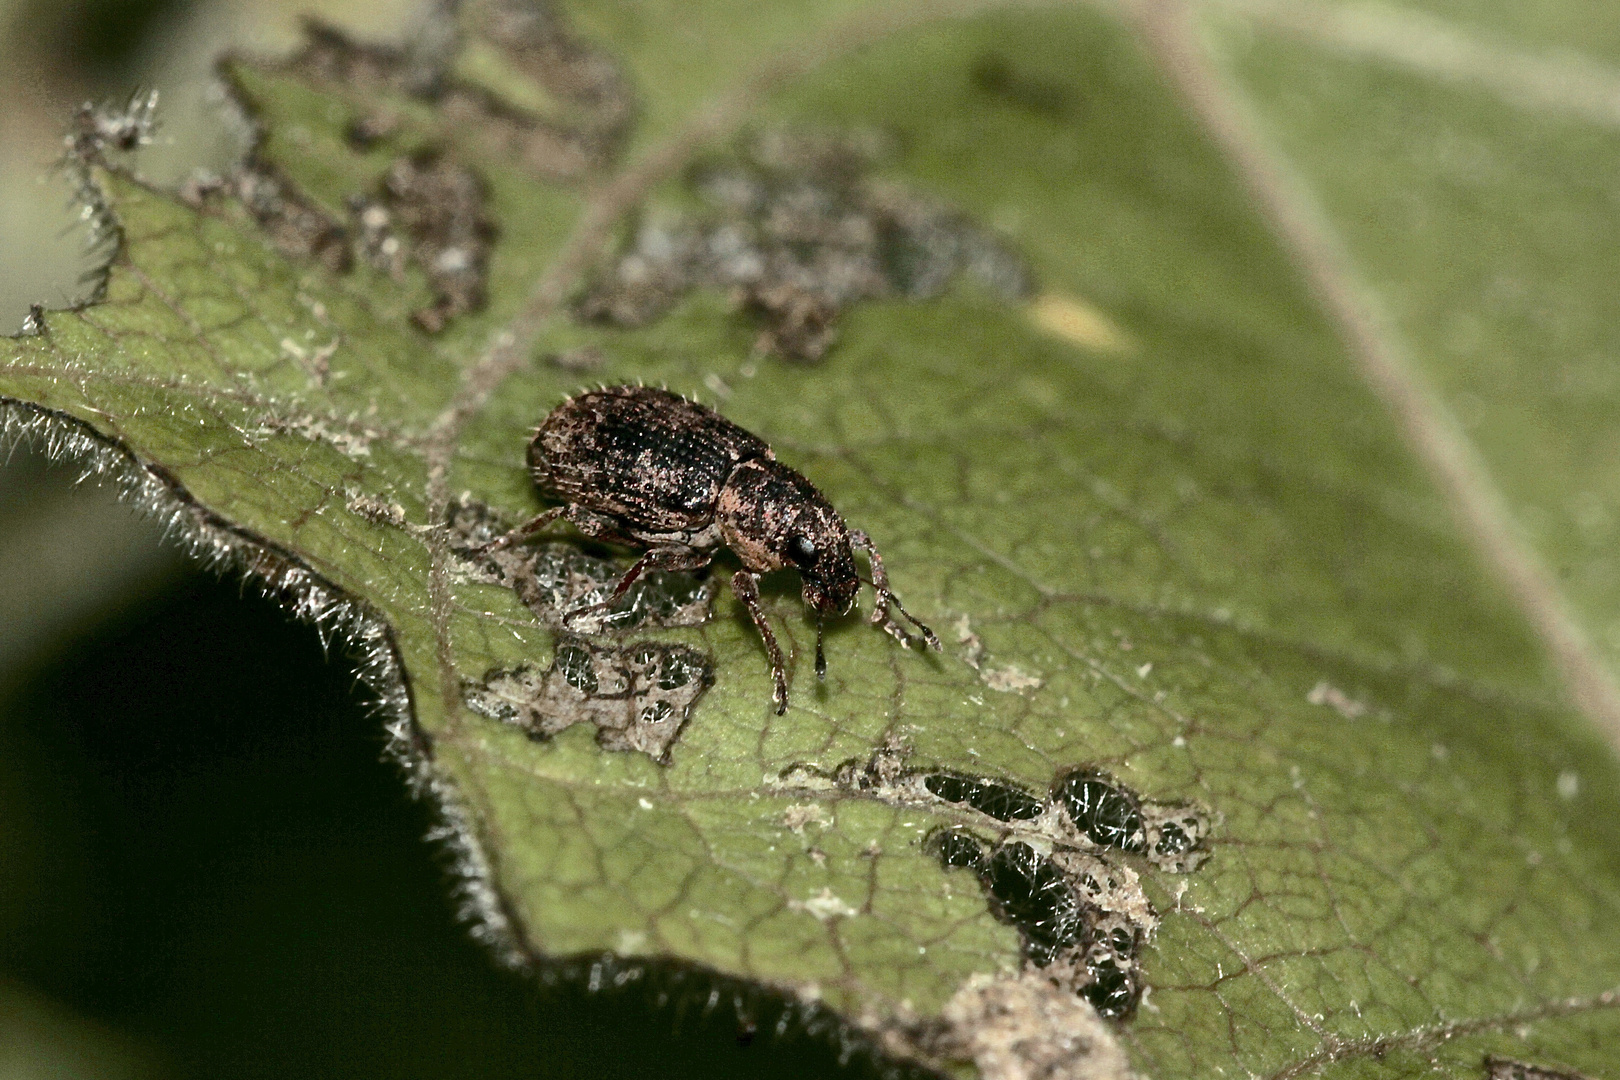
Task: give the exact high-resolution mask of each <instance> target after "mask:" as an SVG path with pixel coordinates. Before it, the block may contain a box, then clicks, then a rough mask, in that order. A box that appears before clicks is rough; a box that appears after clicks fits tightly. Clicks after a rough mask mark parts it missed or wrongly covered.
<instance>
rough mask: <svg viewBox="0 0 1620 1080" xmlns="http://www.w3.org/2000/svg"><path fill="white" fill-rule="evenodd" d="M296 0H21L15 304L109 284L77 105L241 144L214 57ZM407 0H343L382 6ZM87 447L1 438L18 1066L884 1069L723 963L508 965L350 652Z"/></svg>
mask: <svg viewBox="0 0 1620 1080" xmlns="http://www.w3.org/2000/svg"><path fill="white" fill-rule="evenodd" d="M299 6H301V5H296V4H292V3H289V4H287V5H285V6H283V5H281V4H279V3H260V4H245V3H242V4H233V3H230V2H227V0H221V2H217V3H205V2H204V0H136V2H121V0H66V2H63V0H54V2H41V0H0V332H4V333H10V332H13V331H14V330H15V328H16V327H17V326H18V325H19V323H20V320H21V318H22V315H23V313H24V311H25V310H26V306H27V304H28V303H29V302H30V301H35V300H43V301H46V302H47V303H52V304H60V303H63V302H65V301H67V300H70V299H72V298H73V297H74V296H75V295H76V294H77V292H78V290H79V289H80V288H82V286H81V285H80V283H79V278H80V275H81V274H82V273H83V271H84V269H85V268H86V267H85V264H84V260H83V255H82V252H81V251H80V247H79V244H80V241H79V238H78V237H77V236H76V235H74V234H73V233H72V231H71V230H69V229H67V228H65V226H66V225H67V224H69V223H70V210H69V208H68V207H67V205H66V189H65V187H63V186H62V185H61V184H59V183H57V184H51V183H41V182H40V181H41V180H42V179H48V178H49V168H48V165H49V162H50V160H51V158H52V157H53V156H54V153H55V147H56V146H57V145H59V143H58V140H59V138H60V132H61V130H62V124H63V122H64V121H65V119H66V117H67V115H68V113H69V111H70V110H71V108H72V107H73V106H74V105H76V104H77V103H78V102H80V101H82V100H85V99H87V98H100V97H120V98H121V97H123V96H125V95H126V94H127V93H128V92H129V91H130V90H131V89H132V88H133V87H135V86H137V85H139V86H146V87H151V86H157V87H158V88H159V89H160V90H162V91H163V92H164V95H165V100H166V101H167V102H168V103H169V108H167V109H165V112H164V115H165V116H166V117H167V118H168V121H167V128H166V130H167V131H168V141H167V142H166V143H165V144H164V145H161V146H158V147H155V148H153V150H152V151H151V152H150V153H149V155H148V156H147V157H146V158H145V159H143V165H142V167H143V169H145V170H146V171H147V173H148V175H149V176H152V177H153V178H155V179H159V180H162V179H172V178H173V177H176V176H178V175H180V174H181V173H183V172H184V171H185V169H186V168H189V166H190V165H191V164H194V163H196V162H199V161H201V162H205V163H214V164H223V163H224V162H225V161H228V160H229V155H230V153H231V152H232V148H233V147H234V146H235V145H237V143H236V142H235V139H234V137H233V135H232V134H231V132H230V130H229V127H228V125H227V124H225V123H223V122H222V121H221V120H220V118H218V117H216V116H212V115H210V112H209V107H208V94H207V89H206V87H207V72H208V65H209V60H210V58H211V56H212V55H213V54H214V53H215V52H217V50H218V49H219V47H220V46H221V45H222V44H223V43H225V42H238V43H240V42H244V41H245V42H246V43H247V44H249V45H252V46H258V47H277V46H284V45H285V44H286V43H287V42H288V41H290V33H291V29H290V27H291V25H292V20H293V18H294V15H295V13H296V10H297V8H298V7H299ZM398 8H399V4H398V3H397V2H396V3H387V2H382V0H354V2H352V3H348V2H339V3H328V4H325V5H322V13H323V15H324V16H326V17H328V18H334V19H338V20H340V21H344V20H346V21H348V22H349V23H350V24H351V25H357V26H359V27H360V28H361V29H362V30H363V31H367V30H369V31H371V32H375V31H376V29H377V27H379V26H388V25H391V21H394V22H397V20H398ZM76 477H77V472H76V471H75V470H74V468H73V467H71V466H68V465H57V466H50V465H48V464H47V463H46V462H45V460H44V458H43V457H42V456H41V455H39V454H38V453H36V452H33V451H31V450H29V449H27V448H23V449H22V450H20V451H16V452H14V453H13V454H12V455H11V457H10V458H9V460H7V461H6V464H5V465H4V466H3V467H0V1075H3V1076H6V1077H74V1078H76V1080H77V1078H81V1077H82V1078H90V1077H198V1078H203V1077H207V1078H210V1080H228V1078H235V1077H300V1078H302V1077H321V1076H334V1077H336V1076H341V1077H356V1078H360V1077H434V1078H452V1077H483V1078H490V1077H507V1076H541V1077H568V1076H581V1077H616V1076H626V1077H629V1076H636V1077H640V1076H648V1075H659V1076H669V1077H679V1076H694V1077H696V1076H705V1077H707V1076H716V1075H725V1076H772V1077H801V1076H802V1077H810V1076H826V1075H833V1074H836V1075H841V1076H846V1075H848V1076H862V1075H871V1074H872V1073H873V1072H874V1071H875V1070H874V1067H873V1066H872V1065H871V1063H870V1062H869V1061H867V1060H865V1059H864V1058H863V1057H861V1056H859V1055H857V1057H856V1059H855V1060H854V1063H853V1065H852V1066H850V1067H841V1066H840V1063H839V1057H840V1055H839V1048H838V1045H837V1042H836V1040H835V1038H834V1037H833V1036H832V1035H830V1034H829V1033H828V1032H826V1031H824V1030H823V1031H816V1030H810V1029H807V1028H806V1027H805V1026H803V1025H802V1024H795V1025H792V1026H790V1028H789V1030H788V1032H787V1033H786V1034H785V1035H778V1034H777V1033H776V1031H775V1028H774V1025H775V1020H776V1018H777V1016H778V1014H779V1013H780V1003H773V1002H772V1001H770V1000H769V999H767V1000H765V1001H763V1002H760V1003H756V1008H755V1013H754V1014H755V1015H757V1017H758V1018H759V1021H760V1030H759V1032H758V1034H757V1035H756V1036H754V1037H753V1038H752V1039H748V1038H747V1037H746V1031H745V1030H744V1028H743V1027H742V1026H741V1025H740V1024H739V1021H738V1017H737V1011H736V1010H735V1009H734V1008H733V1007H732V1006H731V1004H730V1003H729V993H728V994H722V995H721V997H722V1003H721V1004H720V1005H719V1006H718V1007H716V1008H713V1009H710V1008H709V1007H708V998H709V991H710V990H711V989H713V988H714V984H713V983H712V982H711V981H710V980H708V979H706V978H705V977H702V976H701V975H698V976H693V975H691V973H687V974H686V975H685V977H683V976H682V973H680V972H673V973H672V972H663V973H657V972H654V973H652V974H651V975H650V976H649V977H648V978H646V979H643V980H641V981H639V982H636V983H633V984H632V985H631V986H630V987H629V988H628V989H625V990H618V991H608V992H600V993H596V994H590V993H587V992H586V991H585V989H584V988H583V986H582V984H581V983H580V981H579V980H578V979H577V978H569V977H567V972H566V971H564V972H562V975H563V977H562V978H560V979H558V980H555V985H550V986H548V985H546V984H545V982H543V981H542V980H540V979H537V978H534V977H524V976H519V975H516V974H512V973H510V972H507V971H504V970H501V969H500V968H499V967H498V966H497V965H496V963H495V961H494V959H493V957H492V955H491V953H490V952H489V951H488V950H486V949H485V948H484V947H483V946H482V945H480V944H478V943H477V942H475V941H473V940H472V938H471V937H470V936H469V934H468V932H467V928H466V927H465V926H464V925H462V924H460V923H458V921H457V919H456V916H455V911H454V903H453V901H452V898H451V896H450V884H451V879H450V876H449V874H448V873H447V867H446V856H445V853H444V852H443V851H442V850H441V849H439V848H436V847H435V845H433V844H431V843H429V842H427V841H426V840H425V839H424V837H425V836H426V834H427V833H428V832H429V830H430V829H431V828H432V826H433V824H434V819H433V814H432V809H431V807H428V806H426V805H423V804H420V803H415V802H413V801H412V800H411V799H410V798H409V797H408V796H407V794H406V792H405V786H404V784H403V783H402V780H401V776H400V774H399V770H398V769H397V768H396V767H395V766H393V765H392V764H390V763H387V762H385V761H384V760H383V757H382V750H383V737H382V731H381V725H380V723H379V721H378V720H377V719H376V718H374V717H373V716H371V715H369V714H368V712H367V708H366V705H367V702H366V698H365V694H364V692H363V691H362V690H361V689H360V688H359V687H358V686H357V684H356V680H355V674H354V666H353V664H352V663H350V662H349V660H348V659H347V658H346V657H344V656H342V655H332V656H327V655H324V654H323V651H322V648H321V645H320V642H319V641H318V639H317V636H316V634H315V633H314V631H313V630H312V629H310V628H309V627H306V626H300V625H296V624H292V623H290V622H288V621H287V619H286V618H285V617H284V616H283V615H282V614H281V612H279V611H278V610H277V609H275V608H274V607H273V606H272V605H270V604H269V603H267V602H265V601H263V600H262V599H259V598H258V597H257V596H255V595H254V594H253V593H252V591H251V589H248V590H244V588H243V587H242V585H241V583H240V582H238V581H236V580H233V579H226V580H219V579H215V578H213V577H211V576H207V575H203V574H200V573H198V572H196V571H195V570H193V569H191V568H189V567H188V566H187V565H186V564H185V563H184V562H183V561H182V560H181V558H180V556H179V555H178V553H177V552H175V551H174V550H173V549H172V548H165V547H164V546H162V544H161V540H160V537H159V536H158V534H157V531H156V529H155V527H154V526H153V525H152V524H151V523H148V522H140V521H137V520H135V519H133V518H132V517H131V515H130V513H129V511H127V510H126V509H125V508H123V507H120V506H117V505H115V504H114V501H113V498H112V496H111V494H110V493H109V492H106V491H102V490H99V489H97V488H95V487H94V485H93V484H92V485H84V486H76V485H75V483H74V481H75V479H76ZM553 974H556V972H553ZM721 989H727V988H721ZM661 997H667V999H668V1000H667V1001H664V1002H663V1003H661V1004H660V998H661ZM739 1036H742V1038H739Z"/></svg>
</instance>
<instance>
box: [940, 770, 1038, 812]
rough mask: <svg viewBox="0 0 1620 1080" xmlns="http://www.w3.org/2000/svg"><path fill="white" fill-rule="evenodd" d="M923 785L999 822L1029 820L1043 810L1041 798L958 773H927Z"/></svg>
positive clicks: (944, 797)
mask: <svg viewBox="0 0 1620 1080" xmlns="http://www.w3.org/2000/svg"><path fill="white" fill-rule="evenodd" d="M923 785H924V786H925V787H927V788H928V790H929V791H931V792H933V793H934V794H935V795H937V796H939V797H940V798H941V799H944V800H945V801H946V802H951V803H966V804H967V805H968V806H971V807H973V809H975V810H977V811H979V813H981V814H988V815H990V816H991V817H993V818H995V819H996V820H998V821H1028V820H1030V819H1032V818H1037V817H1040V816H1041V814H1042V813H1043V812H1044V811H1045V810H1046V804H1045V803H1044V802H1042V801H1041V800H1040V799H1037V798H1035V797H1034V796H1033V795H1030V794H1029V793H1027V792H1025V791H1022V790H1020V789H1018V788H1015V787H1013V786H1012V785H1010V784H1002V783H997V782H996V781H994V780H984V779H980V778H978V777H973V776H964V775H962V774H961V773H946V772H940V773H929V774H928V775H927V776H925V777H923Z"/></svg>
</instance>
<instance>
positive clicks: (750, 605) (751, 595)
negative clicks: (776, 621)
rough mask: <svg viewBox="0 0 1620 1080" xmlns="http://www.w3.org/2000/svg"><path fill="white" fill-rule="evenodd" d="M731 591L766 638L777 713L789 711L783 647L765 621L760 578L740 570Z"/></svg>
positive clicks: (733, 575)
mask: <svg viewBox="0 0 1620 1080" xmlns="http://www.w3.org/2000/svg"><path fill="white" fill-rule="evenodd" d="M731 591H732V592H734V593H736V594H737V599H739V600H741V601H742V602H743V606H744V607H746V608H747V609H748V615H749V617H750V618H752V619H753V620H754V627H755V629H757V630H758V631H759V636H760V637H761V638H763V639H764V640H765V653H766V655H768V656H769V657H770V658H771V679H772V681H773V682H774V683H775V685H774V687H773V688H772V690H771V702H772V704H774V705H775V706H776V715H777V716H781V715H782V714H783V713H785V712H787V667H786V665H784V664H783V663H782V649H781V647H780V646H779V645H777V644H776V635H775V634H773V633H772V632H771V624H770V623H768V622H766V621H765V609H764V608H762V607H760V606H759V578H758V577H757V576H755V575H753V574H750V573H749V572H748V571H747V570H739V571H737V572H736V573H735V574H732V575H731Z"/></svg>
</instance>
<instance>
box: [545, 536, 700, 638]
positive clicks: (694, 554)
mask: <svg viewBox="0 0 1620 1080" xmlns="http://www.w3.org/2000/svg"><path fill="white" fill-rule="evenodd" d="M713 561H714V556H713V555H712V554H711V553H709V552H706V551H699V550H697V549H696V548H689V547H671V548H653V549H652V550H651V551H649V552H647V554H645V555H643V556H642V557H641V558H639V559H637V560H636V562H635V565H634V566H632V567H630V569H629V570H627V571H625V574H624V577H622V578H620V579H619V583H618V584H617V585H615V586H614V587H613V594H612V595H611V596H609V597H608V598H607V599H606V600H603V601H602V602H601V603H600V604H587V605H586V606H584V607H577V608H570V609H569V610H567V611H565V612H564V613H563V622H568V621H570V620H572V619H577V618H579V617H580V616H581V615H587V614H589V613H590V612H593V611H601V610H602V609H604V608H610V607H612V606H613V605H614V604H617V603H618V602H619V600H620V599H621V598H622V597H623V596H624V594H625V593H627V592H629V591H630V586H631V585H634V584H635V583H636V580H637V579H638V578H640V577H641V575H643V574H647V573H651V572H652V571H654V570H701V569H703V567H705V566H708V565H709V563H711V562H713Z"/></svg>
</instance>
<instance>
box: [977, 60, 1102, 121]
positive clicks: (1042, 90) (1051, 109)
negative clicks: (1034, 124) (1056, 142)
mask: <svg viewBox="0 0 1620 1080" xmlns="http://www.w3.org/2000/svg"><path fill="white" fill-rule="evenodd" d="M968 79H969V81H970V82H972V84H973V88H974V89H975V90H978V91H979V92H980V93H983V94H988V95H989V96H991V97H993V98H998V99H1000V100H1001V101H1003V102H1005V103H1007V104H1008V105H1012V106H1014V107H1015V108H1020V109H1025V110H1027V111H1029V112H1032V113H1036V114H1039V115H1041V116H1045V117H1049V118H1052V119H1057V120H1066V119H1069V118H1070V117H1071V116H1072V115H1073V114H1074V113H1075V112H1077V111H1078V109H1079V104H1080V102H1079V100H1078V99H1077V97H1076V95H1075V93H1074V91H1073V90H1072V89H1070V88H1069V87H1068V86H1065V85H1064V84H1063V83H1060V82H1056V81H1053V80H1048V79H1042V78H1039V77H1038V76H1034V75H1029V74H1027V73H1025V72H1021V71H1019V70H1018V68H1017V67H1016V66H1014V64H1013V62H1012V61H1010V60H1008V59H1007V58H1006V57H1005V56H1002V55H1000V54H999V53H987V54H985V55H984V56H981V57H979V59H977V60H975V61H974V62H973V67H972V68H971V69H970V70H969V72H968Z"/></svg>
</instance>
